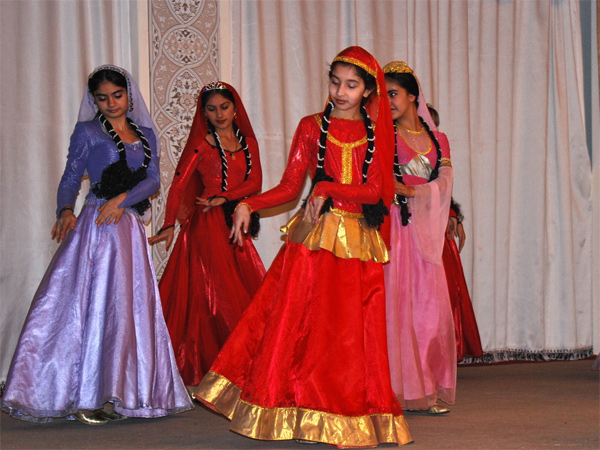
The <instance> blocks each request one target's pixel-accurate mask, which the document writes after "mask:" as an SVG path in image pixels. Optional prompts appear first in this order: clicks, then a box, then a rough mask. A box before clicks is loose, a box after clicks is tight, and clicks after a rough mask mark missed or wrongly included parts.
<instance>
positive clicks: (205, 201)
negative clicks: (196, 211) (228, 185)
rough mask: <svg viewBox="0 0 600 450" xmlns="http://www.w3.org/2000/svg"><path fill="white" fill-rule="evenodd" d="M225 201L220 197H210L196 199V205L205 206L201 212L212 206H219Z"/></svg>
mask: <svg viewBox="0 0 600 450" xmlns="http://www.w3.org/2000/svg"><path fill="white" fill-rule="evenodd" d="M226 201H227V199H226V198H225V197H220V196H215V197H210V198H202V197H196V204H197V205H204V206H206V208H204V209H203V210H202V212H206V211H208V210H209V209H210V208H212V207H213V206H221V205H222V204H223V203H225V202H226Z"/></svg>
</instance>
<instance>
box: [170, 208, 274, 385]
mask: <svg viewBox="0 0 600 450" xmlns="http://www.w3.org/2000/svg"><path fill="white" fill-rule="evenodd" d="M202 209H203V207H197V208H196V209H195V210H194V213H193V214H192V216H191V217H190V219H189V220H188V221H187V222H185V223H184V225H183V226H182V227H181V231H180V233H179V236H178V238H177V242H176V243H175V247H174V248H173V252H172V253H171V256H170V258H169V262H168V264H167V267H166V268H165V271H164V274H163V276H162V278H161V280H160V284H159V289H160V296H161V299H162V306H163V312H164V315H165V320H166V323H167V328H168V329H169V334H170V336H171V341H172V343H173V349H174V351H175V357H176V360H177V367H178V368H179V372H180V373H181V377H182V378H183V381H184V383H185V384H186V385H192V386H195V385H197V384H198V383H200V380H201V379H202V377H203V376H204V374H205V373H206V372H207V371H208V370H209V368H210V366H211V365H212V363H213V362H214V360H215V358H216V357H217V355H218V353H219V351H220V349H221V347H222V346H223V344H225V341H226V340H227V338H228V337H229V335H230V334H231V332H232V331H233V329H234V328H235V327H236V325H237V324H238V322H239V320H240V318H241V317H242V314H243V312H244V311H245V309H246V308H247V307H248V305H249V304H250V301H251V300H252V296H253V295H254V294H255V293H256V291H257V290H258V288H259V286H260V284H261V282H262V279H263V278H264V275H265V269H264V266H263V264H262V261H261V259H260V256H259V255H258V252H257V251H256V249H255V248H254V245H253V244H252V240H251V239H250V238H247V239H246V241H245V242H244V246H243V247H238V246H234V245H232V244H230V243H229V230H228V229H227V226H226V224H225V219H224V216H223V210H222V208H220V207H217V208H211V209H210V210H209V211H207V212H206V213H204V212H202Z"/></svg>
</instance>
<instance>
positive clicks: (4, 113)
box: [0, 0, 148, 380]
mask: <svg viewBox="0 0 600 450" xmlns="http://www.w3.org/2000/svg"><path fill="white" fill-rule="evenodd" d="M146 10H147V4H146V2H145V0H143V1H139V2H136V1H105V0H59V1H49V0H14V1H13V0H1V1H0V92H2V95H1V97H0V103H1V107H0V237H1V245H0V248H1V250H0V380H5V379H6V374H7V373H8V368H9V365H10V360H11V358H12V354H13V351H14V348H15V346H16V344H17V339H18V337H19V333H20V331H21V327H22V325H23V321H24V320H25V315H26V314H27V311H28V309H29V305H30V303H31V300H32V298H33V294H34V292H35V290H36V288H37V286H38V284H39V283H40V281H41V279H42V276H43V274H44V272H45V271H46V267H47V266H48V264H49V263H50V259H51V258H52V256H53V254H54V252H55V251H56V249H57V247H58V244H56V242H54V241H51V240H50V230H51V228H52V226H53V225H54V221H55V216H54V211H55V209H56V189H57V187H58V182H59V181H60V177H61V175H62V172H63V170H64V166H65V162H66V156H67V150H68V145H69V138H70V136H71V133H72V131H73V128H74V127H75V122H76V121H77V113H78V110H79V103H80V102H81V97H82V95H83V91H84V87H85V84H86V82H87V76H88V74H89V73H90V72H91V71H92V70H93V69H94V68H95V67H96V66H99V65H100V64H104V63H113V64H116V65H118V66H122V67H125V68H127V69H129V70H130V71H131V72H132V74H133V76H134V77H135V78H136V79H138V80H140V83H141V84H142V86H143V85H144V81H145V84H146V87H147V82H148V62H147V55H148V47H147V36H148V27H147V13H145V11H146ZM140 17H141V18H140ZM140 32H141V37H140V36H139V35H138V33H140ZM86 193H87V192H86V183H84V186H83V187H82V192H81V194H80V196H79V201H78V203H79V204H81V203H82V202H81V200H82V199H83V197H85V194H86ZM76 209H77V210H78V208H76Z"/></svg>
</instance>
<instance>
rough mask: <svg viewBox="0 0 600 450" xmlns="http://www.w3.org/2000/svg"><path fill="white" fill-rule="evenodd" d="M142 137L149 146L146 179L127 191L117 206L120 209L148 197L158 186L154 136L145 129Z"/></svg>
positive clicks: (158, 176) (157, 162) (157, 164)
mask: <svg viewBox="0 0 600 450" xmlns="http://www.w3.org/2000/svg"><path fill="white" fill-rule="evenodd" d="M144 135H145V136H146V138H147V139H148V143H149V144H150V150H151V151H152V158H151V159H150V164H149V165H148V168H147V169H146V178H145V179H144V180H142V181H140V182H139V183H138V184H136V185H135V186H134V188H133V189H131V190H130V191H127V198H126V199H125V200H123V202H122V203H121V204H120V205H119V207H120V208H128V207H130V206H132V205H135V204H136V203H138V202H140V201H142V200H144V199H146V198H148V197H150V196H151V195H152V194H154V193H155V192H156V191H158V187H159V186H160V172H159V167H160V166H159V155H158V151H157V146H156V136H155V135H154V132H153V131H152V130H148V129H145V130H144Z"/></svg>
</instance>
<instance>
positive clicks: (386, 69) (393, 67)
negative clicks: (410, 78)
mask: <svg viewBox="0 0 600 450" xmlns="http://www.w3.org/2000/svg"><path fill="white" fill-rule="evenodd" d="M383 73H413V70H412V69H411V68H410V67H408V64H406V63H405V62H404V61H392V62H391V63H387V64H386V65H385V66H383ZM413 75H414V74H413Z"/></svg>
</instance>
